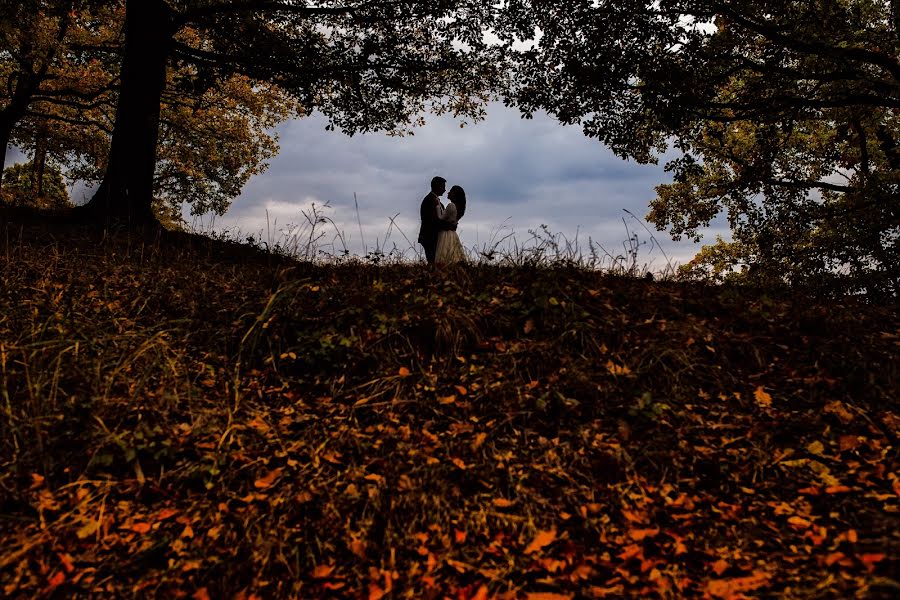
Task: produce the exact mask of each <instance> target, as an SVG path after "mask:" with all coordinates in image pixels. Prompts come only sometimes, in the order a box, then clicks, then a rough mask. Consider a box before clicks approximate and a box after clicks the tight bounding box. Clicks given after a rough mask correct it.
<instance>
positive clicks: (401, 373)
mask: <svg viewBox="0 0 900 600" xmlns="http://www.w3.org/2000/svg"><path fill="white" fill-rule="evenodd" d="M397 375H399V376H400V377H409V369H407V368H406V367H400V370H399V371H397Z"/></svg>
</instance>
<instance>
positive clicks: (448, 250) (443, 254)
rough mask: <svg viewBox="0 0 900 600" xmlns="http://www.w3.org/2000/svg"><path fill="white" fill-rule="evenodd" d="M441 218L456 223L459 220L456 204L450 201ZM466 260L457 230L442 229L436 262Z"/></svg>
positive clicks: (449, 262) (439, 234)
mask: <svg viewBox="0 0 900 600" xmlns="http://www.w3.org/2000/svg"><path fill="white" fill-rule="evenodd" d="M441 219H443V220H444V221H447V222H449V223H453V224H454V225H455V224H456V223H457V222H458V219H457V217H456V205H455V204H453V202H449V203H448V204H447V206H446V208H444V213H443V214H442V215H441ZM465 260H466V253H465V250H463V246H462V242H460V241H459V236H458V235H456V232H455V231H441V232H439V233H438V239H437V250H436V251H435V257H434V262H436V263H438V264H444V265H447V264H452V263H456V262H463V261H465Z"/></svg>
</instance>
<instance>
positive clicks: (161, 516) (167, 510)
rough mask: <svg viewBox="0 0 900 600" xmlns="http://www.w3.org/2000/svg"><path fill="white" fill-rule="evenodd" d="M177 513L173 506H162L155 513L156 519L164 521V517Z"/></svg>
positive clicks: (168, 517)
mask: <svg viewBox="0 0 900 600" xmlns="http://www.w3.org/2000/svg"><path fill="white" fill-rule="evenodd" d="M177 514H178V511H177V510H176V509H174V508H164V509H162V510H161V511H159V513H157V515H156V520H157V521H165V520H166V519H170V518H172V517H174V516H175V515H177Z"/></svg>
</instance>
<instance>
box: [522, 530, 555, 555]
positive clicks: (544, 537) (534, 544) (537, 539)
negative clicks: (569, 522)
mask: <svg viewBox="0 0 900 600" xmlns="http://www.w3.org/2000/svg"><path fill="white" fill-rule="evenodd" d="M555 539H556V529H551V530H550V531H538V533H537V535H536V536H534V539H533V540H531V543H530V544H528V547H526V548H525V554H531V553H532V552H537V551H538V550H540V549H541V548H543V547H544V546H549V545H550V544H552V543H553V540H555Z"/></svg>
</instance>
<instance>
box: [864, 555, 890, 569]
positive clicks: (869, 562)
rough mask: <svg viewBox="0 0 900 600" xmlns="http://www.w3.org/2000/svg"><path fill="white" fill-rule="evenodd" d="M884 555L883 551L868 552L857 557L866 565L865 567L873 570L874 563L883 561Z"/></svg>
mask: <svg viewBox="0 0 900 600" xmlns="http://www.w3.org/2000/svg"><path fill="white" fill-rule="evenodd" d="M884 557H885V554H884V553H883V552H878V553H869V554H863V555H861V556H860V557H859V560H861V561H862V563H863V564H864V565H866V568H867V569H869V571H874V570H875V565H876V564H877V563H880V562H881V561H883V560H884Z"/></svg>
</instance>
